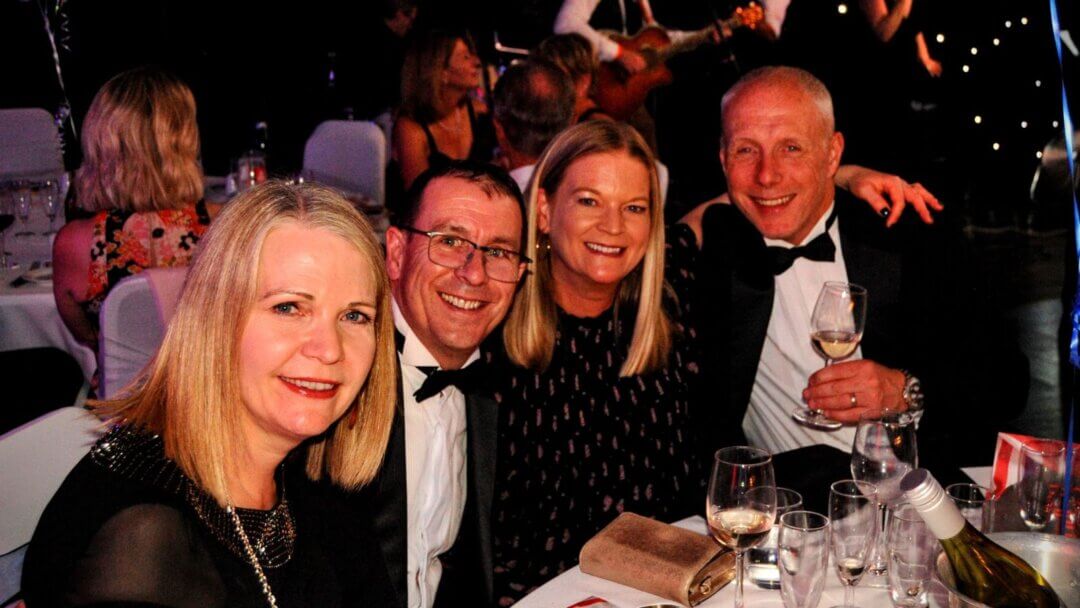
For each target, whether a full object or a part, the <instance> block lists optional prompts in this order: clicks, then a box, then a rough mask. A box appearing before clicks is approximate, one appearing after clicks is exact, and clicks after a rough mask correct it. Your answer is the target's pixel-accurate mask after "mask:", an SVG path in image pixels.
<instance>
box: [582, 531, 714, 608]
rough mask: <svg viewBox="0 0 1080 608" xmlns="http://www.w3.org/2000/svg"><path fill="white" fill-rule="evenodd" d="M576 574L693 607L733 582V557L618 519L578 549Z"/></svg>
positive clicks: (695, 537)
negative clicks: (621, 585) (579, 555)
mask: <svg viewBox="0 0 1080 608" xmlns="http://www.w3.org/2000/svg"><path fill="white" fill-rule="evenodd" d="M581 571H582V572H584V573H586V574H591V575H593V576H598V577H600V578H604V579H607V580H609V581H614V582H616V583H620V584H623V585H626V586H628V587H633V588H635V589H640V590H641V591H646V592H648V593H652V594H653V595H659V596H660V597H663V598H666V599H669V600H673V601H676V602H678V603H680V604H682V605H684V606H696V605H698V604H700V603H701V602H703V601H705V600H707V599H709V597H710V596H712V594H714V593H716V592H717V591H718V590H719V589H720V588H721V587H723V586H724V585H726V584H728V582H730V581H731V579H733V578H734V577H735V554H734V553H732V552H731V551H729V550H727V549H723V548H721V547H720V546H719V545H717V544H716V542H715V541H713V540H712V539H711V538H709V537H708V536H703V535H701V534H696V533H694V532H691V531H690V530H685V529H683V528H679V527H676V526H672V525H670V524H665V523H661V522H658V521H656V520H654V519H649V518H647V517H642V516H640V515H636V514H634V513H623V514H621V515H619V516H618V517H617V518H615V521H613V522H611V523H610V524H608V525H607V527H605V528H604V529H603V530H601V531H600V533H599V534H597V535H596V536H594V537H592V538H591V539H589V542H587V543H585V546H584V547H582V548H581Z"/></svg>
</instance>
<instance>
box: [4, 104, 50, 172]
mask: <svg viewBox="0 0 1080 608" xmlns="http://www.w3.org/2000/svg"><path fill="white" fill-rule="evenodd" d="M63 172H64V157H63V154H62V153H61V151H60V134H59V132H58V131H57V130H56V124H55V123H53V117H52V115H50V114H49V113H48V112H47V111H45V110H43V109H41V108H14V109H9V110H0V180H4V179H11V178H15V177H24V178H37V177H54V176H57V175H60V174H61V173H63Z"/></svg>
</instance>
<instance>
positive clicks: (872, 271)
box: [837, 191, 905, 364]
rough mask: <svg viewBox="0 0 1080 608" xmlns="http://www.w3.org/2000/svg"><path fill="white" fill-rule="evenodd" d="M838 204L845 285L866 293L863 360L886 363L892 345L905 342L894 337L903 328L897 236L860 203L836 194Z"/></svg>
mask: <svg viewBox="0 0 1080 608" xmlns="http://www.w3.org/2000/svg"><path fill="white" fill-rule="evenodd" d="M837 205H838V206H839V207H838V213H839V215H838V221H839V222H840V224H839V227H840V243H841V249H842V252H843V256H844V266H845V267H846V270H847V275H848V282H849V283H854V284H856V285H861V286H863V287H865V288H866V293H867V303H866V310H867V315H866V332H865V333H864V335H863V339H862V341H861V346H862V351H863V357H864V358H868V359H874V360H877V361H879V362H882V363H886V364H888V363H889V362H890V361H891V360H892V359H893V358H894V356H893V355H895V353H893V352H891V351H894V350H895V348H893V346H894V345H897V344H901V343H903V342H905V340H904V339H903V336H899V335H896V333H897V331H899V330H900V328H902V327H903V323H902V321H903V319H902V318H900V317H901V316H902V315H903V313H902V312H901V310H900V288H901V285H902V283H903V268H904V264H903V256H902V254H901V253H900V252H899V251H898V250H897V249H896V247H895V242H896V238H895V237H896V235H894V234H891V233H890V232H889V231H888V230H889V229H886V228H885V227H884V225H883V222H882V220H881V218H879V217H878V216H876V215H874V214H873V213H870V212H868V211H867V210H865V209H863V208H862V207H864V206H865V205H864V204H863V203H861V202H859V201H855V200H853V199H851V197H850V196H849V195H846V194H843V195H842V194H840V193H839V191H838V194H837ZM892 230H896V231H899V230H902V228H901V227H896V228H893V229H892ZM883 351H884V352H883Z"/></svg>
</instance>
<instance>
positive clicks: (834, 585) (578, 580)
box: [515, 516, 946, 608]
mask: <svg viewBox="0 0 1080 608" xmlns="http://www.w3.org/2000/svg"><path fill="white" fill-rule="evenodd" d="M675 525H677V526H681V527H683V528H687V529H689V530H693V531H695V532H698V533H699V534H705V519H704V518H702V517H699V516H694V517H690V518H687V519H684V520H682V521H680V522H676V523H675ZM829 567H830V568H832V565H831V564H830V566H829ZM826 580H827V581H828V582H827V583H826V584H825V592H824V593H822V595H821V602H820V603H819V604H818V606H819V608H825V607H828V606H841V605H843V603H844V588H843V585H842V584H841V583H840V579H839V578H838V577H837V576H836V572H835V570H834V571H833V572H832V573H831V575H830V576H829V577H828V578H827V579H826ZM941 592H942V591H940V590H939V591H938V593H941ZM590 596H595V597H602V598H604V599H606V600H607V601H608V602H610V603H612V604H614V605H615V606H618V607H619V608H637V607H638V606H647V605H649V604H656V603H660V602H667V603H670V600H665V599H664V598H661V597H658V596H655V595H652V594H649V593H645V592H644V591H638V590H637V589H632V588H630V587H626V586H624V585H620V584H618V583H613V582H611V581H607V580H604V579H602V578H597V577H595V576H590V575H588V574H585V573H583V572H582V571H581V569H580V568H576V567H575V568H574V569H572V570H568V571H566V572H564V573H562V574H561V575H560V576H558V577H556V578H555V579H552V580H551V581H548V583H547V584H545V585H544V586H543V587H540V588H539V589H537V590H536V591H534V592H532V593H530V594H529V595H528V596H526V597H525V598H523V599H522V600H521V601H520V602H518V603H517V604H515V606H516V607H517V608H565V607H566V606H570V605H572V604H574V603H576V602H579V601H581V600H584V599H586V598H588V597H590ZM743 599H744V601H745V603H746V606H747V607H748V608H759V607H760V608H783V607H784V602H783V600H781V599H780V591H779V590H770V589H760V588H758V587H757V586H756V585H754V584H753V583H752V582H750V579H749V578H746V580H745V582H744V585H743ZM734 603H735V583H734V582H732V583H731V584H729V585H727V586H726V587H724V588H723V589H721V590H720V591H718V592H717V593H716V595H714V596H712V597H711V598H709V599H708V600H707V601H705V602H703V603H701V604H699V606H701V607H703V608H731V607H732V606H733V605H734ZM855 605H856V606H858V607H859V608H892V602H891V601H890V600H889V592H888V590H887V589H876V588H869V587H862V586H858V587H856V588H855ZM930 605H931V606H932V607H933V606H944V605H946V604H944V603H943V602H939V601H935V600H934V599H933V598H932V599H931V602H930Z"/></svg>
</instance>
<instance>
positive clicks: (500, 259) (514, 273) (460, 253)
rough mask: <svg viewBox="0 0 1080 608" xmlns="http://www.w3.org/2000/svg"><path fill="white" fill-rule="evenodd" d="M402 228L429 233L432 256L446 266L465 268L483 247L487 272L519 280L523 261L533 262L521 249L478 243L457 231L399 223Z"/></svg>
mask: <svg viewBox="0 0 1080 608" xmlns="http://www.w3.org/2000/svg"><path fill="white" fill-rule="evenodd" d="M398 228H400V229H401V230H404V231H406V232H411V233H413V234H422V235H424V236H426V237H428V259H429V260H431V262H432V263H433V264H438V265H439V266H442V267H443V268H452V269H454V270H457V269H459V268H464V267H465V265H466V264H468V263H469V261H470V260H472V256H473V252H475V251H479V252H480V253H482V254H484V256H483V258H481V259H482V260H483V262H484V272H486V273H487V276H488V277H489V278H490V279H491V280H493V281H499V282H500V283H517V282H518V279H520V278H521V271H522V267H521V265H522V264H528V263H529V262H532V260H530V259H529V258H527V257H525V256H523V255H521V254H520V253H518V252H517V251H510V250H509V249H503V248H501V247H488V246H486V245H477V244H476V243H474V242H472V241H470V240H469V239H466V238H463V237H460V236H457V235H456V234H447V233H445V232H430V231H427V230H418V229H416V228H413V227H412V226H398Z"/></svg>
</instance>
